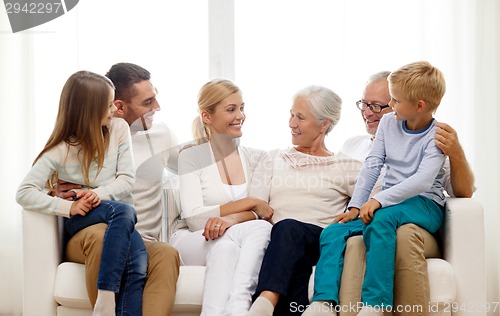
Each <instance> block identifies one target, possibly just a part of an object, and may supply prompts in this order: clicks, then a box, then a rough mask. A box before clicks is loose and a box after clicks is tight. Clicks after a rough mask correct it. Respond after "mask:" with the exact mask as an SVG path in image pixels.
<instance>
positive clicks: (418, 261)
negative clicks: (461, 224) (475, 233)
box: [339, 224, 440, 316]
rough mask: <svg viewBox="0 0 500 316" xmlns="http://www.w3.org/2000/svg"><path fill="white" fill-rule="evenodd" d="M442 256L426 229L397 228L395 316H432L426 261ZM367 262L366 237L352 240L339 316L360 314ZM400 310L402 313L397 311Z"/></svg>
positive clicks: (409, 225) (345, 264) (347, 252)
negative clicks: (364, 241)
mask: <svg viewBox="0 0 500 316" xmlns="http://www.w3.org/2000/svg"><path fill="white" fill-rule="evenodd" d="M439 256H440V252H439V247H438V245H437V242H436V240H435V239H434V237H433V236H432V235H431V234H430V233H429V232H427V231H426V230H425V229H422V228H420V227H418V226H417V225H414V224H406V225H403V226H401V227H400V228H398V230H397V241H396V262H395V274H394V306H393V311H394V312H393V314H394V315H396V316H399V315H403V314H404V316H417V315H422V316H429V314H430V313H429V309H428V304H429V300H430V289H429V276H428V273H427V262H426V261H425V259H426V258H435V257H439ZM365 262H366V249H365V245H364V243H363V237H362V236H355V237H351V238H349V239H348V240H347V246H346V251H345V255H344V270H343V272H342V279H341V285H340V291H339V305H340V308H341V310H340V316H356V315H357V313H358V310H357V309H356V308H355V307H357V306H360V305H359V304H358V303H359V302H361V288H362V285H363V278H364V275H365ZM398 306H399V307H398ZM398 308H399V309H400V310H401V311H402V312H398V311H397V309H398ZM387 314H388V313H386V315H387Z"/></svg>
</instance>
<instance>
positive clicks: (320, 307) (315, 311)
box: [302, 301, 337, 316]
mask: <svg viewBox="0 0 500 316" xmlns="http://www.w3.org/2000/svg"><path fill="white" fill-rule="evenodd" d="M334 307H335V306H334V305H333V304H331V303H330V302H327V301H315V302H312V303H311V305H309V306H308V307H307V308H306V310H305V311H304V313H303V314H302V316H327V315H328V316H337V312H336V311H335V308H334Z"/></svg>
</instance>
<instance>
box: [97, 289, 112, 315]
mask: <svg viewBox="0 0 500 316" xmlns="http://www.w3.org/2000/svg"><path fill="white" fill-rule="evenodd" d="M115 308H116V302H115V292H113V291H107V290H97V300H96V302H95V306H94V312H93V313H92V316H115Z"/></svg>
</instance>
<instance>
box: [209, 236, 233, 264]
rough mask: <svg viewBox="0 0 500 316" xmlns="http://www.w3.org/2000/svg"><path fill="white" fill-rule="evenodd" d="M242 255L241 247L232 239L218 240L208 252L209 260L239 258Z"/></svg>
mask: <svg viewBox="0 0 500 316" xmlns="http://www.w3.org/2000/svg"><path fill="white" fill-rule="evenodd" d="M239 255H240V247H239V246H238V245H237V244H236V243H235V242H233V241H231V240H222V239H221V240H218V241H217V242H216V243H215V245H214V246H213V247H212V249H210V251H209V252H208V254H207V261H210V260H211V258H225V259H228V260H229V259H230V258H238V257H239Z"/></svg>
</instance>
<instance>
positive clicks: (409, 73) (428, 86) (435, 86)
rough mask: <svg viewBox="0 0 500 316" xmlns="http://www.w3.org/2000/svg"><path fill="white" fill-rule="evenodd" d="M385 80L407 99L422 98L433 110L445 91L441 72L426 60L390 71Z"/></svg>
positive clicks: (416, 99) (415, 99)
mask: <svg viewBox="0 0 500 316" xmlns="http://www.w3.org/2000/svg"><path fill="white" fill-rule="evenodd" d="M387 80H388V81H389V84H390V85H392V86H394V87H397V88H398V89H400V90H401V92H402V93H403V94H404V95H405V97H406V98H407V99H408V100H410V101H418V100H424V101H425V102H426V103H427V104H429V105H430V108H431V110H433V111H435V110H436V109H437V107H438V106H439V104H440V103H441V99H442V98H443V95H444V93H445V92H446V82H445V80H444V76H443V73H442V72H441V71H440V70H439V69H437V68H436V67H434V66H432V65H431V64H430V63H428V62H426V61H419V62H415V63H410V64H407V65H405V66H403V67H401V68H399V69H397V70H395V71H393V72H391V74H390V75H389V77H388V78H387Z"/></svg>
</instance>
